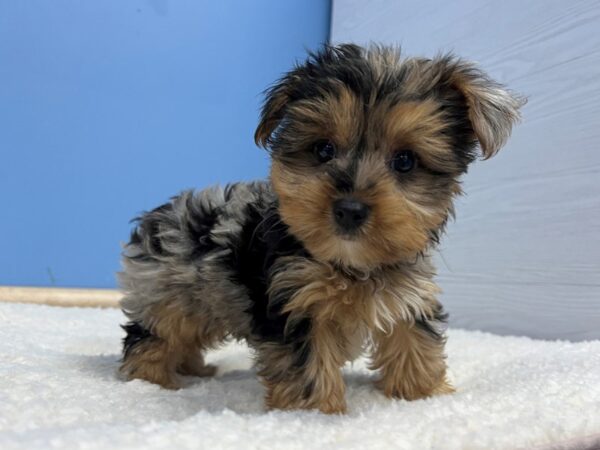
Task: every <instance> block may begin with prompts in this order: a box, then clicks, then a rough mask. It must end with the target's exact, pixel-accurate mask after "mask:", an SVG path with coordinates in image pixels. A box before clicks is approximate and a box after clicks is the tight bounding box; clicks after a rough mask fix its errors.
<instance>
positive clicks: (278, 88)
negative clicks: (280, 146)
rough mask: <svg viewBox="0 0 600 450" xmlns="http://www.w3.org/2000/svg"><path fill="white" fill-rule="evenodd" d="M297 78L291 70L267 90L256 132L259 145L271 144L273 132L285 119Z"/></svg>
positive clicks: (266, 145)
mask: <svg viewBox="0 0 600 450" xmlns="http://www.w3.org/2000/svg"><path fill="white" fill-rule="evenodd" d="M295 79H296V75H295V72H291V73H289V74H287V75H286V76H284V77H283V78H281V79H280V80H279V81H278V82H276V83H275V84H274V85H273V86H271V87H270V88H269V89H267V90H266V91H265V102H264V104H263V107H262V110H261V113H260V121H259V123H258V126H257V127H256V131H255V132H254V142H255V143H256V145H258V146H259V147H263V148H268V147H269V146H270V145H271V143H272V142H271V138H272V136H273V132H274V131H275V129H276V128H277V126H278V125H279V123H280V122H281V119H283V117H284V115H285V110H286V107H287V105H288V103H289V102H290V101H291V96H292V91H293V87H294V85H295V84H296V83H295V81H294V80H295Z"/></svg>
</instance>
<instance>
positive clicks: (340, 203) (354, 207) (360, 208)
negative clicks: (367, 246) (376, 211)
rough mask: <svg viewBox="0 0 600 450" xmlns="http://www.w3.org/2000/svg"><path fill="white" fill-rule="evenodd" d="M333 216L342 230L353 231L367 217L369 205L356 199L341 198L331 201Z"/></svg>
mask: <svg viewBox="0 0 600 450" xmlns="http://www.w3.org/2000/svg"><path fill="white" fill-rule="evenodd" d="M333 216H334V217H335V222H336V223H337V224H338V225H339V226H340V228H341V229H342V230H344V231H355V230H357V229H358V228H359V227H360V226H361V225H362V224H363V223H365V221H366V220H367V217H369V207H368V206H367V205H365V204H364V203H362V202H359V201H358V200H354V199H350V198H343V199H341V200H336V201H335V202H334V203H333Z"/></svg>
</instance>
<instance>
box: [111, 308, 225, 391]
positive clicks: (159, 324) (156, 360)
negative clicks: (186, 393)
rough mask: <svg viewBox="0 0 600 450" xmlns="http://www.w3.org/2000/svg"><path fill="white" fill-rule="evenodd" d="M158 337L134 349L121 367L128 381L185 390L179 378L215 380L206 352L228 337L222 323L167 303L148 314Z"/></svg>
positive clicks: (149, 323) (148, 321)
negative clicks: (147, 382)
mask: <svg viewBox="0 0 600 450" xmlns="http://www.w3.org/2000/svg"><path fill="white" fill-rule="evenodd" d="M146 320H147V326H148V328H149V330H150V331H151V332H152V334H153V335H154V337H152V338H150V339H147V340H145V341H142V342H141V343H140V344H139V345H136V346H134V347H133V348H132V350H131V352H130V353H129V355H127V357H126V358H125V359H124V361H123V364H122V365H121V369H120V370H121V372H122V373H123V374H125V376H126V377H127V378H128V379H134V378H139V379H143V380H146V381H150V382H152V383H156V384H159V385H161V386H163V387H165V388H168V389H178V388H180V387H181V380H180V379H179V377H178V374H181V375H195V376H200V377H204V376H212V375H214V374H215V372H216V368H215V367H214V366H211V365H207V364H205V363H204V357H203V355H202V353H201V352H202V351H203V350H205V349H207V348H210V347H213V346H215V345H216V344H217V343H218V342H220V341H222V340H223V339H225V337H226V332H225V331H224V330H223V328H222V327H219V325H218V322H217V321H215V320H213V321H212V323H211V321H210V320H209V318H208V317H203V318H201V317H199V316H197V315H196V316H194V315H188V314H185V310H184V309H183V308H182V307H181V305H179V304H178V303H177V302H165V303H162V304H159V305H157V306H155V307H154V308H151V309H150V310H149V311H148V313H147V318H146Z"/></svg>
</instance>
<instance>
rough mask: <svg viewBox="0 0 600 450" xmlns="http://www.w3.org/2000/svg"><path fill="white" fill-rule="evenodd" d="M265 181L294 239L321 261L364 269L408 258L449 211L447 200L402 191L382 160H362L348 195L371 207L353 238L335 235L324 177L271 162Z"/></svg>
mask: <svg viewBox="0 0 600 450" xmlns="http://www.w3.org/2000/svg"><path fill="white" fill-rule="evenodd" d="M271 181H272V183H273V188H274V189H275V191H276V192H277V195H278V197H279V199H280V213H281V216H282V218H283V220H284V221H285V223H287V224H289V227H290V230H291V231H292V233H293V234H294V235H296V236H297V237H298V238H300V239H301V240H302V242H303V243H304V245H305V246H306V247H307V249H308V250H309V251H310V252H311V254H313V255H314V256H315V258H317V259H319V260H322V261H330V262H337V263H340V264H343V265H347V266H351V267H356V268H361V269H365V270H370V269H372V268H376V267H379V266H380V265H382V264H392V263H394V262H396V261H399V260H409V259H412V258H414V256H415V255H416V254H417V253H418V252H420V251H422V250H423V249H424V248H425V247H426V246H427V245H428V242H429V235H428V230H435V229H437V228H438V227H439V226H440V224H441V223H442V222H443V221H444V220H445V219H446V218H447V216H448V214H449V212H450V211H451V208H452V205H451V196H450V195H449V196H448V198H441V199H440V200H439V201H438V202H437V203H436V204H433V205H430V204H428V203H426V201H425V200H424V199H423V197H425V194H426V189H427V185H423V187H422V189H423V190H424V192H423V194H422V195H419V191H418V190H416V189H418V188H419V187H418V186H417V188H414V187H411V190H410V191H408V190H403V189H402V187H400V186H398V183H397V182H396V180H394V179H393V178H392V175H391V174H390V173H389V170H388V169H387V168H386V167H385V162H384V160H377V159H375V158H371V159H370V160H366V161H363V162H362V163H361V164H360V166H359V168H358V173H357V186H358V187H359V189H357V190H356V192H355V193H354V195H353V197H354V198H356V199H358V200H361V201H363V202H365V203H367V204H369V205H370V206H371V215H370V217H369V219H368V221H367V223H366V224H365V226H364V227H363V228H362V229H361V231H360V234H359V236H358V237H357V238H356V239H353V240H348V239H345V238H343V237H340V236H339V235H338V234H337V233H336V231H335V223H334V220H333V216H332V212H331V205H332V200H333V199H335V198H336V193H335V189H334V186H333V185H332V182H331V180H329V179H328V178H327V176H326V175H324V174H315V175H313V176H311V177H307V176H306V175H305V174H298V173H296V172H294V171H291V170H288V169H287V168H286V166H285V165H283V164H281V163H279V162H277V161H273V164H272V167H271Z"/></svg>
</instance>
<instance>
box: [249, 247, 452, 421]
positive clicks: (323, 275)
mask: <svg viewBox="0 0 600 450" xmlns="http://www.w3.org/2000/svg"><path fill="white" fill-rule="evenodd" d="M280 264H281V267H282V270H281V271H278V272H277V273H276V275H275V276H274V278H273V280H272V283H271V287H270V293H271V294H273V293H274V292H276V291H277V290H288V289H297V291H296V294H295V295H293V296H292V298H291V299H290V301H289V302H288V303H287V304H286V305H285V307H284V310H283V312H286V313H289V314H290V321H291V322H292V323H293V322H294V320H296V319H299V318H301V317H303V316H306V315H308V316H309V317H310V318H311V323H312V330H311V334H310V345H311V353H310V358H309V360H308V361H307V363H306V364H305V365H304V366H303V367H302V368H301V369H297V370H295V371H294V370H293V369H291V360H290V358H289V355H288V354H287V352H286V351H284V350H282V349H280V348H277V347H274V348H265V347H263V348H262V350H261V358H262V360H261V367H262V369H261V371H260V375H261V376H262V377H263V380H264V383H265V386H266V387H267V391H268V394H267V404H268V406H269V407H271V408H281V409H293V408H317V409H319V410H321V411H323V412H328V413H339V412H343V411H345V401H344V383H343V379H342V377H341V373H340V370H341V367H342V366H343V365H344V363H345V362H346V361H351V360H353V359H355V358H357V357H358V356H359V355H360V354H361V353H362V350H363V347H364V345H366V343H367V342H368V340H369V336H370V334H371V333H373V335H372V338H373V339H374V340H375V342H376V343H377V347H376V348H377V350H376V352H375V355H374V357H375V361H376V364H375V365H376V367H378V368H379V367H381V368H382V370H383V371H382V375H383V379H384V380H385V381H386V382H388V383H390V384H392V385H394V386H397V385H398V386H400V385H399V384H398V380H399V377H401V375H402V370H403V369H404V371H405V372H406V375H407V377H408V380H409V381H407V382H406V383H407V384H406V386H413V385H414V383H413V382H412V381H410V380H412V378H411V377H412V376H414V375H416V373H415V370H417V369H420V368H423V367H424V365H423V362H421V361H418V360H417V358H418V357H419V356H422V357H423V358H426V357H431V358H434V360H432V361H431V362H430V363H426V365H427V364H429V365H427V367H424V368H423V371H424V376H425V377H430V378H431V379H432V380H438V378H439V374H438V371H439V369H440V367H443V368H444V372H443V374H445V364H444V361H443V352H442V349H443V342H440V343H435V341H434V340H433V338H429V339H428V338H427V336H426V335H423V336H421V335H420V334H415V335H414V336H413V335H412V334H407V333H402V330H405V329H406V327H407V326H410V325H412V324H414V321H415V320H422V321H427V320H429V319H431V318H432V317H433V316H434V310H435V308H436V307H438V306H439V305H438V303H437V300H436V299H435V295H436V294H437V292H438V288H437V286H436V285H435V284H434V283H433V282H432V281H431V279H430V277H431V273H430V272H429V270H430V268H429V266H428V264H427V262H426V261H421V262H420V265H419V267H421V270H422V271H421V272H419V271H415V272H414V273H411V276H410V277H409V276H407V275H408V272H405V271H404V270H403V269H402V268H398V267H396V268H393V269H392V268H390V269H387V270H377V271H374V272H371V273H368V272H360V271H352V272H343V271H340V270H338V269H336V268H335V267H333V266H332V265H330V264H327V263H319V262H316V261H314V260H309V259H305V258H298V257H291V258H287V259H284V260H282V261H281V262H280ZM407 336H408V337H409V338H407ZM394 346H395V347H394ZM392 348H396V351H397V354H400V355H408V357H406V356H402V357H401V358H404V359H402V361H405V363H403V364H402V365H398V366H394V365H393V364H392V363H391V362H390V360H389V355H390V354H391V352H392ZM406 361H408V363H406ZM415 362H417V363H418V364H416V367H417V369H415V364H414V363H415ZM411 363H413V364H411ZM429 370H430V371H431V373H429ZM411 371H412V372H411ZM279 373H286V374H287V376H286V377H284V378H283V380H277V381H273V379H274V378H277V377H276V376H275V375H274V374H279ZM425 379H426V378H425ZM426 384H427V383H426V382H425V381H424V382H423V384H421V385H414V387H410V389H412V390H410V389H409V391H407V392H408V393H407V395H411V394H413V391H414V389H421V390H422V392H423V393H426V394H427V395H430V394H433V393H434V391H435V392H437V391H436V389H439V390H440V392H441V390H442V385H441V382H440V383H438V384H436V385H435V386H433V387H432V389H431V390H430V391H426V389H425V388H426ZM402 386H404V384H403V385H402ZM403 392H404V391H403ZM414 392H416V391H414ZM415 395H416V394H415ZM406 398H408V397H406ZM415 398H416V397H415Z"/></svg>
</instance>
